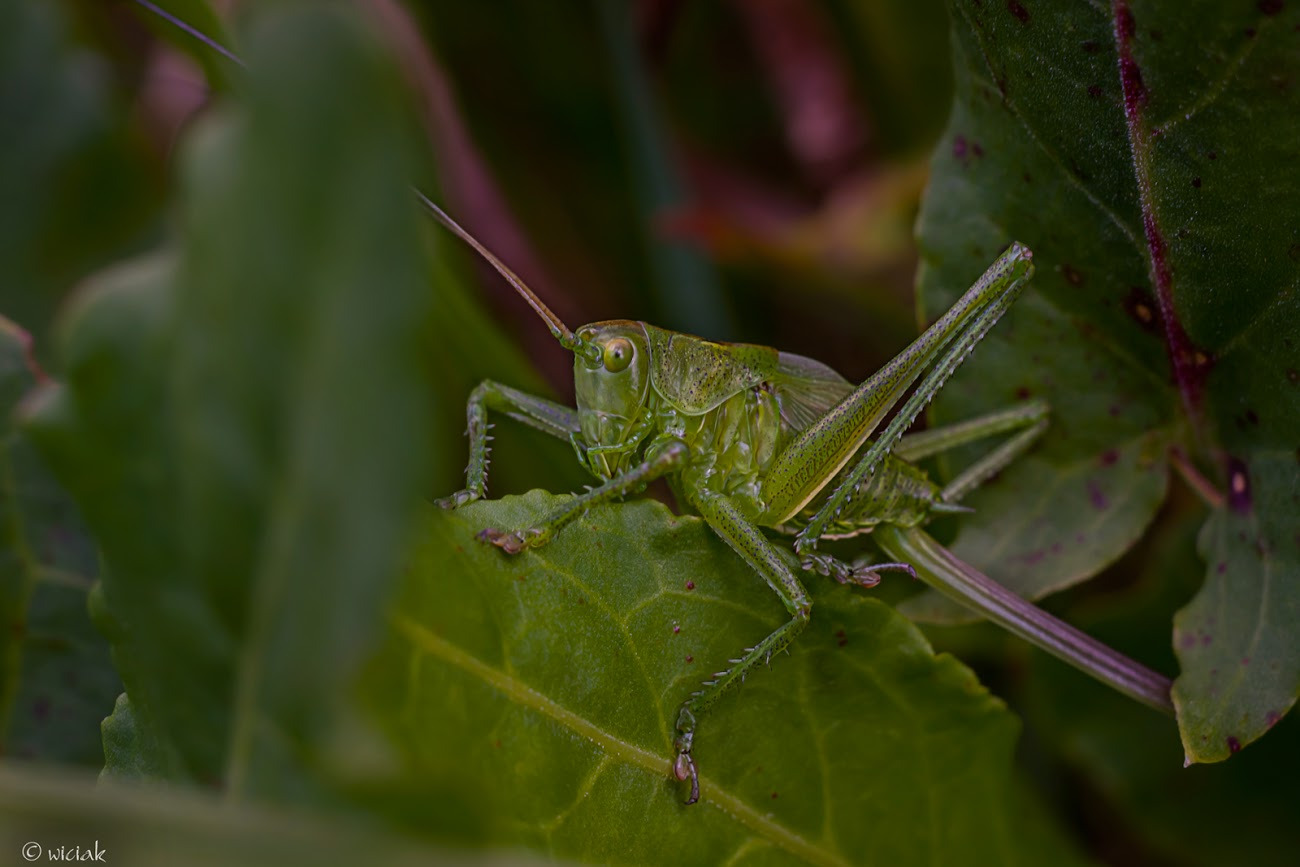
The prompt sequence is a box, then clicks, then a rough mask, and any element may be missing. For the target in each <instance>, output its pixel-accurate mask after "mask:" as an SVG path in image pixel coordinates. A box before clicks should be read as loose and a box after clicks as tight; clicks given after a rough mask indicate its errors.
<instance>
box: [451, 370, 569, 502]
mask: <svg viewBox="0 0 1300 867" xmlns="http://www.w3.org/2000/svg"><path fill="white" fill-rule="evenodd" d="M489 409H490V410H492V411H493V412H499V413H502V414H504V415H507V416H509V417H510V418H513V419H515V420H516V421H521V422H523V423H524V424H526V425H529V426H531V427H535V428H537V429H538V430H540V431H543V432H545V433H548V434H550V435H551V436H554V437H559V438H560V439H570V440H571V439H572V438H573V435H574V434H576V433H577V431H578V414H577V413H576V412H574V411H573V410H571V409H569V408H568V407H567V406H564V405H563V404H559V403H555V402H554V401H550V400H546V399H545V398H541V397H534V396H533V395H531V394H527V393H525V392H522V391H518V390H516V389H513V388H511V387H510V386H508V385H501V384H500V383H498V382H493V381H492V380H490V379H485V380H483V381H482V382H480V383H479V384H478V387H477V388H475V389H474V391H473V392H471V393H470V396H469V403H468V404H466V407H465V416H466V419H467V422H468V426H467V430H466V433H467V434H468V435H469V465H468V466H467V467H466V468H465V488H464V490H460V491H457V492H456V493H454V494H452V495H451V496H449V497H444V498H443V499H441V500H438V501H437V505H439V506H441V507H443V508H444V509H455V508H458V507H460V506H463V505H465V504H466V503H472V502H474V501H475V500H478V499H481V498H482V497H483V495H484V494H485V493H487V473H488V453H489V451H490V447H489V446H488V443H489V442H491V440H492V438H491V437H490V436H488V429H489V428H490V427H491V426H490V425H489V424H488V410H489Z"/></svg>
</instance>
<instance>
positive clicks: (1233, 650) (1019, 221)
mask: <svg viewBox="0 0 1300 867" xmlns="http://www.w3.org/2000/svg"><path fill="white" fill-rule="evenodd" d="M951 9H952V19H953V52H954V62H955V67H956V71H955V74H956V88H957V97H956V103H955V106H954V109H953V115H952V118H951V120H950V122H949V126H948V130H947V132H946V133H945V136H944V139H943V141H942V142H941V143H940V145H939V147H938V149H937V151H936V153H935V157H934V161H933V168H934V178H933V182H932V184H931V188H930V190H929V192H928V194H927V197H926V202H925V207H924V212H923V215H922V219H921V224H920V228H919V232H920V236H921V243H922V246H923V255H924V260H925V264H924V269H923V272H922V278H921V289H922V292H923V293H924V298H925V306H926V309H927V310H928V311H930V312H931V314H933V313H935V312H936V311H939V310H942V309H943V308H944V306H945V305H946V304H947V303H949V302H950V301H951V299H952V297H953V296H954V295H955V294H956V293H957V292H959V291H960V290H961V289H962V288H963V287H964V286H965V285H966V284H967V283H968V282H969V279H970V277H971V275H973V274H977V273H978V272H979V270H980V268H982V267H983V265H984V264H985V263H986V262H987V261H988V260H989V259H990V258H991V257H992V255H993V254H994V253H995V252H996V251H997V249H998V248H999V247H1000V246H1002V245H1004V244H1006V243H1007V242H1008V241H1010V240H1012V239H1013V238H1014V239H1016V240H1019V241H1022V242H1024V243H1026V244H1028V245H1029V246H1030V247H1031V248H1032V249H1033V250H1034V253H1035V262H1036V264H1037V267H1038V273H1037V276H1036V277H1035V279H1034V283H1033V286H1032V289H1031V293H1032V294H1030V295H1029V296H1027V297H1026V298H1025V299H1024V300H1023V302H1022V303H1020V304H1018V305H1017V308H1016V309H1015V310H1013V311H1012V312H1011V313H1010V314H1009V315H1008V317H1007V321H1006V322H1005V323H1004V324H1003V325H1001V326H999V328H998V329H996V330H995V332H994V333H993V334H992V335H991V336H990V338H989V339H988V340H986V341H985V344H984V345H982V346H981V347H980V349H979V351H978V352H977V353H976V355H975V358H974V359H973V361H972V363H971V364H970V365H968V366H967V368H966V369H964V370H963V372H962V374H961V375H960V376H959V377H958V378H957V379H956V380H954V383H953V384H952V385H951V386H949V387H948V388H947V389H945V391H944V392H943V395H942V396H941V397H940V399H939V401H938V402H937V404H936V418H937V419H939V420H952V419H954V418H957V417H962V416H969V415H971V414H973V413H975V412H978V411H981V410H987V409H989V408H992V407H994V406H997V405H999V404H1005V403H1007V402H1010V401H1013V400H1016V399H1019V398H1025V397H1030V396H1033V397H1045V398H1047V399H1048V400H1049V401H1051V402H1052V405H1053V426H1052V428H1051V430H1050V431H1049V433H1048V435H1047V437H1046V438H1045V440H1044V442H1043V444H1042V447H1041V448H1039V449H1038V450H1037V451H1036V452H1035V453H1034V454H1033V455H1032V456H1031V457H1030V458H1028V459H1026V460H1024V461H1021V462H1019V463H1018V464H1017V465H1015V466H1013V467H1011V468H1010V469H1009V470H1008V471H1007V472H1005V473H1003V474H1002V475H1001V477H1000V478H999V479H997V480H996V481H995V482H994V483H993V484H990V485H989V486H988V487H987V488H986V489H985V490H982V491H980V492H979V493H978V494H977V495H976V496H974V497H972V498H971V500H970V504H971V505H972V506H974V507H975V508H976V509H977V514H976V515H974V516H972V517H971V518H970V519H966V520H963V522H962V526H961V530H960V532H959V533H958V536H957V538H956V540H955V542H954V543H953V546H952V548H953V550H954V552H955V553H956V554H957V555H958V556H959V557H961V558H962V559H965V560H969V561H970V562H972V563H974V564H975V565H977V566H979V567H980V568H982V569H984V570H986V571H988V572H989V574H990V575H993V576H995V577H997V578H998V579H999V580H1001V581H1003V582H1004V583H1005V584H1007V585H1008V586H1009V587H1011V588H1013V589H1015V590H1017V591H1018V592H1021V593H1023V594H1025V595H1027V596H1030V597H1038V596H1042V595H1044V594H1046V593H1048V592H1051V591H1053V590H1056V589H1059V588H1061V587H1065V586H1068V585H1069V584H1072V583H1075V582H1077V581H1080V580H1082V579H1084V578H1087V577H1089V576H1090V575H1092V574H1094V573H1095V572H1096V571H1098V570H1099V569H1100V568H1102V567H1103V566H1105V565H1106V564H1108V563H1110V562H1111V561H1113V560H1114V559H1115V558H1116V557H1118V556H1119V555H1120V554H1121V553H1122V552H1123V551H1124V550H1125V549H1126V548H1128V547H1129V546H1130V545H1131V544H1132V543H1133V541H1134V540H1135V539H1136V538H1137V537H1138V535H1140V533H1141V532H1142V530H1143V528H1144V527H1145V526H1146V525H1147V524H1148V523H1149V522H1150V520H1151V518H1152V516H1153V515H1154V513H1155V510H1156V508H1157V506H1158V505H1159V504H1160V502H1161V501H1162V500H1163V498H1164V494H1165V486H1166V476H1167V474H1168V466H1169V461H1168V458H1167V454H1168V453H1169V451H1170V450H1171V449H1177V450H1178V451H1179V452H1180V453H1181V454H1184V455H1187V456H1189V457H1188V458H1187V459H1184V460H1183V463H1184V465H1185V466H1190V467H1191V469H1190V470H1189V472H1190V473H1193V474H1196V473H1208V474H1209V475H1210V476H1211V477H1212V481H1213V483H1215V484H1217V485H1218V487H1219V488H1220V490H1222V491H1225V492H1227V494H1226V498H1225V505H1223V506H1219V507H1218V508H1216V510H1215V515H1214V516H1213V517H1212V518H1211V522H1210V524H1209V525H1207V529H1206V535H1205V536H1203V537H1202V539H1203V541H1202V549H1203V551H1204V552H1205V554H1206V556H1207V558H1208V559H1209V566H1210V576H1209V579H1208V581H1207V585H1206V590H1205V591H1204V593H1203V595H1202V596H1201V597H1198V599H1197V600H1196V601H1195V602H1194V603H1193V604H1192V606H1191V607H1190V608H1189V609H1187V610H1186V611H1184V612H1183V613H1182V615H1181V616H1180V618H1179V636H1180V637H1179V650H1180V662H1181V663H1182V666H1183V677H1182V678H1181V679H1180V680H1179V682H1178V685H1177V687H1176V697H1177V701H1178V704H1179V710H1180V714H1179V721H1180V727H1181V730H1182V734H1183V740H1184V745H1185V747H1186V750H1187V754H1188V757H1189V758H1190V759H1192V760H1195V761H1212V760H1216V759H1221V758H1224V757H1226V756H1227V755H1228V754H1229V753H1230V752H1231V746H1230V744H1232V743H1235V744H1238V745H1241V744H1245V743H1247V742H1249V741H1250V740H1252V739H1254V738H1255V737H1258V736H1259V735H1260V734H1261V733H1262V732H1263V731H1264V730H1265V729H1266V728H1267V726H1268V725H1269V723H1270V720H1275V719H1276V718H1277V715H1278V714H1280V713H1283V712H1285V710H1286V709H1287V708H1288V707H1290V705H1291V704H1292V702H1293V701H1294V699H1295V695H1296V691H1297V687H1298V686H1300V646H1297V644H1296V642H1295V640H1294V638H1292V636H1293V635H1294V633H1295V623H1296V615H1297V613H1298V612H1300V563H1298V561H1297V554H1296V548H1297V542H1296V539H1295V538H1294V535H1293V533H1294V513H1295V502H1294V497H1295V493H1294V492H1295V491H1296V490H1297V486H1300V462H1297V461H1296V459H1295V456H1296V451H1295V450H1296V448H1297V446H1298V445H1300V388H1297V385H1296V382H1295V379H1296V375H1295V372H1294V371H1295V363H1294V360H1295V357H1296V356H1295V352H1296V349H1295V347H1296V345H1297V343H1298V342H1300V300H1298V297H1297V291H1296V263H1295V259H1296V255H1297V254H1296V251H1297V250H1300V246H1297V243H1300V236H1297V235H1296V234H1295V233H1296V229H1295V227H1294V226H1292V225H1290V224H1289V223H1288V222H1287V221H1286V220H1279V219H1277V214H1278V213H1286V212H1288V209H1290V208H1291V204H1292V203H1294V202H1295V201H1296V199H1297V197H1300V171H1298V170H1297V168H1296V165H1295V161H1294V159H1292V158H1291V157H1290V156H1288V154H1290V149H1291V148H1292V145H1293V143H1294V141H1295V140H1296V138H1297V136H1300V92H1298V91H1296V90H1295V89H1294V88H1289V87H1285V86H1282V85H1281V82H1284V81H1287V80H1290V79H1292V78H1295V77H1296V76H1297V75H1300V55H1297V54H1296V52H1295V50H1294V48H1295V46H1294V29H1295V27H1296V25H1297V22H1298V21H1300V9H1297V8H1295V7H1294V4H1291V5H1288V6H1283V4H1276V3H1260V4H1243V5H1240V6H1237V7H1232V8H1227V7H1223V6H1222V4H1217V3H1210V2H1200V3H1195V4H1192V5H1190V6H1189V5H1187V4H1183V5H1182V6H1179V7H1178V8H1177V9H1175V8H1173V7H1161V6H1159V5H1157V4H1150V3H1138V4H1133V5H1131V6H1130V5H1129V4H1127V3H1124V2H1119V3H1116V4H1114V5H1113V6H1112V7H1103V6H1089V5H1086V4H1082V5H1074V6H1070V7H1068V8H1067V7H1060V8H1042V9H1040V8H1033V9H1030V8H1028V7H1027V6H1026V5H1022V4H1019V3H1010V4H980V3H972V2H965V0H962V2H954V3H953V4H952V6H951ZM1234 480H1240V482H1237V481H1234ZM1238 483H1240V484H1243V485H1244V488H1243V489H1242V494H1241V495H1240V496H1237V495H1233V494H1232V492H1231V489H1232V488H1233V486H1234V485H1235V484H1238ZM1234 504H1235V505H1234ZM1220 563H1222V564H1224V566H1223V569H1222V570H1220V568H1219V564H1220ZM930 602H931V601H930V600H925V601H921V602H918V603H916V604H915V607H914V608H913V609H912V610H915V611H923V612H924V613H926V614H929V615H935V616H942V615H945V614H948V613H950V612H948V611H946V610H943V609H941V608H940V607H939V606H936V605H932V604H930ZM1209 633H1212V634H1213V635H1214V640H1213V641H1212V642H1211V643H1209V644H1202V643H1201V641H1200V638H1199V636H1200V635H1201V634H1209ZM1189 635H1195V636H1197V637H1196V641H1195V647H1192V646H1191V645H1190V644H1188V645H1187V646H1184V642H1186V641H1187V636H1189ZM1245 658H1249V659H1250V662H1249V663H1248V664H1243V663H1242V662H1241V660H1243V659H1245ZM1229 738H1231V739H1232V740H1231V741H1229Z"/></svg>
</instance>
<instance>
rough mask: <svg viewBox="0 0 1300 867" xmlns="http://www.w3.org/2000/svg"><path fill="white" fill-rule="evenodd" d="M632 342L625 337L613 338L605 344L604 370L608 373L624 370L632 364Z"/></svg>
mask: <svg viewBox="0 0 1300 867" xmlns="http://www.w3.org/2000/svg"><path fill="white" fill-rule="evenodd" d="M633 352H634V350H633V349H632V341H630V340H628V339H627V338H626V337H615V338H614V339H613V340H611V341H610V342H609V343H606V344H605V369H606V370H608V371H609V372H610V373H618V372H619V371H621V370H626V369H627V366H628V365H629V364H631V363H632V355H633Z"/></svg>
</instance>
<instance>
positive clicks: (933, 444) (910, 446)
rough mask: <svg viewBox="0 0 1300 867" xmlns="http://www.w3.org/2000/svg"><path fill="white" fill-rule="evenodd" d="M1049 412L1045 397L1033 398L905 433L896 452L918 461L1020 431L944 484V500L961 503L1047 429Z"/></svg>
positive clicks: (1023, 451) (909, 459) (905, 458)
mask: <svg viewBox="0 0 1300 867" xmlns="http://www.w3.org/2000/svg"><path fill="white" fill-rule="evenodd" d="M1048 412H1049V410H1048V405H1047V402H1046V401H1041V400H1035V401H1030V402H1029V403H1026V404H1024V405H1022V406H1015V407H1011V408H1010V409H1005V410H1000V411H998V412H991V413H989V414H988V415H982V416H979V417H978V418H973V419H970V420H968V421H963V422H958V423H956V424H951V425H944V426H943V427H938V428H934V429H932V430H928V431H922V432H921V433H918V434H911V435H910V436H905V437H903V438H902V440H901V441H899V444H898V447H897V448H895V449H894V454H895V455H897V456H898V457H900V458H903V459H904V460H908V461H917V460H920V459H922V458H925V457H929V456H930V455H933V454H938V453H939V452H943V451H947V450H948V449H953V448H957V447H958V446H963V445H966V444H967V443H971V442H975V441H977V440H981V439H984V438H985V437H989V436H995V435H997V434H1001V433H1010V432H1012V431H1018V433H1017V434H1016V435H1015V436H1013V437H1011V438H1010V439H1008V440H1006V441H1005V442H1003V443H1002V444H1000V445H999V446H998V447H997V448H995V449H994V450H993V451H991V452H989V453H988V454H986V455H984V456H983V457H981V458H980V459H979V460H977V461H975V463H973V464H971V465H970V466H969V467H967V468H966V469H964V470H962V471H961V472H960V473H958V474H957V475H956V477H954V478H953V480H952V481H951V482H949V483H948V484H947V485H946V486H944V488H943V490H942V492H941V493H940V496H941V498H942V499H943V501H944V502H945V503H959V502H961V500H962V498H963V497H965V496H966V495H967V494H969V493H970V492H971V491H973V490H975V489H976V488H978V487H979V486H980V485H982V484H983V483H984V482H986V481H988V480H989V479H990V478H992V477H993V476H994V475H996V474H997V473H998V472H1000V471H1001V470H1003V469H1005V468H1006V467H1007V466H1008V465H1009V464H1011V462H1012V461H1014V460H1015V459H1016V458H1018V457H1020V456H1021V455H1022V454H1024V453H1025V452H1027V451H1028V450H1029V449H1030V447H1031V446H1033V444H1034V443H1035V442H1037V441H1038V438H1039V437H1041V436H1042V435H1043V433H1044V431H1046V430H1047V416H1048Z"/></svg>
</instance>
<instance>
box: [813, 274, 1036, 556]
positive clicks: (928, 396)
mask: <svg viewBox="0 0 1300 867" xmlns="http://www.w3.org/2000/svg"><path fill="white" fill-rule="evenodd" d="M1015 298H1016V294H1015V293H1011V292H1008V293H1006V294H1003V295H1000V296H998V297H997V298H995V299H993V300H992V301H991V302H989V304H988V306H987V307H986V308H985V309H984V310H982V311H981V312H980V313H979V314H978V315H977V316H976V317H975V319H974V320H973V321H972V322H971V323H970V324H969V325H968V326H967V327H966V328H965V329H964V330H962V331H961V332H960V333H959V334H958V336H957V337H956V339H954V340H953V341H952V342H951V343H950V344H949V345H948V346H947V348H946V349H945V350H944V352H943V354H942V355H941V356H940V358H939V360H938V362H937V363H936V364H935V366H934V368H933V369H932V370H931V371H930V372H929V373H928V374H926V375H925V377H924V378H923V379H922V380H921V383H920V384H919V385H918V386H917V388H916V391H914V392H913V393H912V396H911V397H910V398H908V400H907V402H906V403H905V404H903V407H902V409H900V410H899V411H898V413H897V414H896V415H895V416H894V417H893V418H892V419H890V421H889V424H888V425H886V427H885V430H884V431H883V432H882V433H881V435H880V437H879V438H878V439H876V440H875V441H874V442H872V443H871V445H869V446H868V447H867V450H866V452H865V453H864V454H863V456H862V457H861V458H860V459H859V460H858V463H857V465H856V466H855V467H854V468H853V471H852V472H850V473H848V474H847V475H846V476H845V477H844V480H843V481H842V482H840V484H839V486H838V487H837V488H836V489H835V491H834V492H833V493H832V494H831V495H830V497H829V498H827V500H826V502H825V503H823V504H822V507H821V508H820V509H819V510H818V511H817V514H816V515H814V516H813V518H812V520H811V521H809V522H808V526H806V527H804V529H803V530H802V531H801V532H800V533H799V535H798V536H797V537H796V538H795V550H796V551H797V552H799V553H800V554H803V553H804V552H805V551H809V550H812V549H814V548H816V547H817V542H818V540H819V539H820V538H821V536H822V535H823V534H824V533H825V532H826V528H827V527H828V526H829V525H830V523H831V522H832V521H834V520H835V518H836V517H837V516H838V515H839V514H840V512H841V511H842V510H843V509H844V507H845V506H846V505H848V503H849V502H850V501H851V500H852V498H853V496H854V494H855V492H856V491H857V490H858V488H859V486H860V485H861V483H862V480H863V479H865V478H866V477H867V475H868V474H869V473H871V472H873V471H874V470H875V469H876V466H877V465H878V464H879V463H880V461H881V460H882V459H883V458H884V456H885V455H886V454H887V453H888V452H889V451H890V449H892V448H893V447H894V446H895V445H896V444H897V442H898V440H899V438H900V437H901V436H902V435H903V432H904V431H906V430H907V429H908V428H909V427H911V425H912V422H913V421H915V420H916V417H917V416H918V415H919V414H920V413H921V410H923V409H924V408H925V406H926V404H928V403H929V402H930V401H931V400H932V399H933V398H934V396H935V394H937V393H938V392H939V389H941V388H942V387H943V385H944V383H946V382H947V381H948V378H949V377H950V376H952V374H953V372H954V371H956V369H957V368H958V367H959V366H960V365H961V363H962V362H963V361H965V360H966V357H967V356H968V355H969V354H970V352H971V350H972V349H974V348H975V345H976V344H977V343H979V342H980V340H982V339H983V338H984V335H986V334H987V333H988V331H989V329H990V328H992V327H993V326H994V324H995V323H997V321H998V320H999V319H1000V318H1002V314H1003V313H1005V312H1006V310H1007V308H1008V307H1009V306H1010V305H1011V302H1012V301H1014V300H1015Z"/></svg>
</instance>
